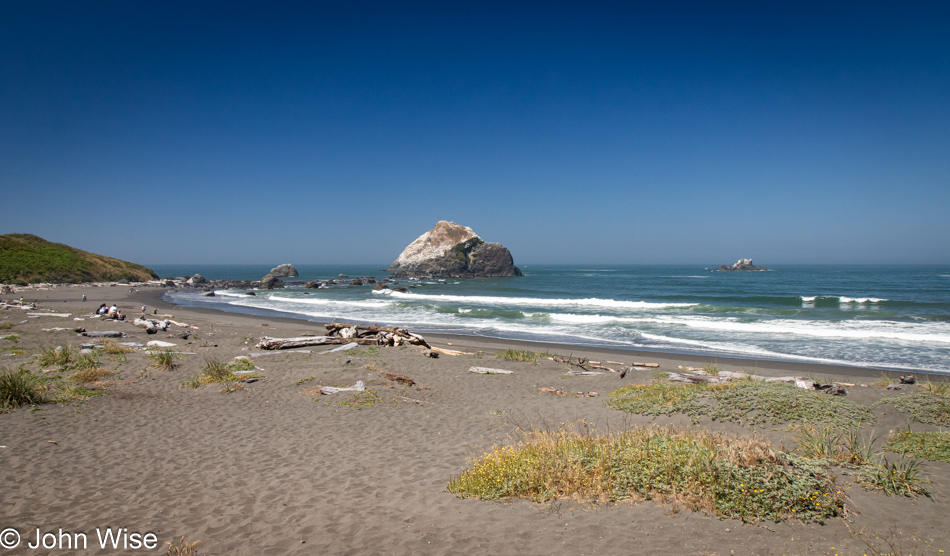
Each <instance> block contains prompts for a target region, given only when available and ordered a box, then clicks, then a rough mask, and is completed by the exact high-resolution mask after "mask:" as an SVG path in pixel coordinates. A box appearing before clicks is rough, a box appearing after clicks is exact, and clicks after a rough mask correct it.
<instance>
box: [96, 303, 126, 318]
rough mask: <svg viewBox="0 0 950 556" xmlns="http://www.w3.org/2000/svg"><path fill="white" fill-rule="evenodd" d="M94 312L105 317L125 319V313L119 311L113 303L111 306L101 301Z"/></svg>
mask: <svg viewBox="0 0 950 556" xmlns="http://www.w3.org/2000/svg"><path fill="white" fill-rule="evenodd" d="M96 314H97V315H99V316H101V317H105V318H107V319H115V320H125V315H123V314H122V313H120V312H119V308H118V307H117V306H116V304H115V303H113V304H112V306H111V307H109V306H108V305H106V304H105V303H103V304H102V305H100V306H99V308H98V309H96Z"/></svg>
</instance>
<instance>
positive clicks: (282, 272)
mask: <svg viewBox="0 0 950 556" xmlns="http://www.w3.org/2000/svg"><path fill="white" fill-rule="evenodd" d="M268 274H270V275H271V276H276V277H278V278H296V277H297V276H300V275H299V274H298V273H297V269H296V268H294V265H292V264H290V263H287V264H282V265H277V266H275V267H274V268H272V269H271V271H270V272H268Z"/></svg>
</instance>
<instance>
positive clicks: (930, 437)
mask: <svg viewBox="0 0 950 556" xmlns="http://www.w3.org/2000/svg"><path fill="white" fill-rule="evenodd" d="M885 447H886V448H887V449H888V450H890V451H892V452H897V453H899V454H904V455H907V456H910V457H914V458H921V459H927V460H931V461H945V462H948V463H950V432H911V431H909V430H905V431H900V432H896V433H894V434H892V435H891V436H890V437H888V439H887V446H885Z"/></svg>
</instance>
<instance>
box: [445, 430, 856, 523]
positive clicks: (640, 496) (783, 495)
mask: <svg viewBox="0 0 950 556" xmlns="http://www.w3.org/2000/svg"><path fill="white" fill-rule="evenodd" d="M448 490H449V492H452V493H454V494H456V495H457V496H459V497H461V498H469V497H474V498H482V499H487V500H492V499H498V498H529V499H532V500H534V501H537V502H543V501H546V500H552V499H558V498H580V499H584V500H599V501H604V502H607V501H616V500H624V499H631V500H653V499H656V500H661V501H666V502H670V503H673V504H676V505H681V506H685V507H687V508H690V509H694V510H707V511H709V512H711V513H713V514H714V515H716V516H719V517H731V518H737V519H741V520H743V521H747V522H755V521H760V520H766V519H768V520H774V521H781V520H783V519H787V518H797V519H800V520H802V521H821V520H823V519H826V518H828V517H832V516H835V515H838V514H839V513H840V512H841V511H842V503H843V496H842V495H841V493H840V491H839V490H838V489H836V488H835V485H834V482H833V480H832V477H831V476H830V475H829V474H828V473H827V470H826V469H825V468H822V467H820V466H816V465H814V464H811V463H809V462H807V461H803V460H799V459H797V458H795V457H794V456H790V455H788V454H783V453H781V452H779V451H778V450H776V449H775V448H774V447H773V446H772V445H771V444H770V443H769V442H768V441H767V440H764V439H761V438H754V437H737V436H731V435H725V434H717V433H711V432H708V431H689V430H685V431H683V430H677V429H674V428H639V429H635V430H631V431H627V432H624V433H619V434H607V435H603V436H596V435H581V434H578V433H576V432H573V431H555V432H550V431H535V432H533V433H531V434H529V435H528V436H527V437H526V439H525V440H524V441H522V442H520V443H518V445H517V446H506V447H503V448H497V449H495V450H494V451H493V452H491V453H490V454H488V455H486V456H485V457H484V458H482V459H480V460H478V461H476V462H475V463H474V464H473V465H472V466H471V467H470V468H469V469H468V470H466V471H463V472H462V473H460V474H458V475H456V476H453V477H452V478H451V479H450V481H449V484H448Z"/></svg>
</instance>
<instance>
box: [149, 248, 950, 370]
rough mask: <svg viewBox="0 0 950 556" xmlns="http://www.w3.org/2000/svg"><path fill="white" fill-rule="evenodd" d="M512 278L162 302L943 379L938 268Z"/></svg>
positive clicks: (247, 275)
mask: <svg viewBox="0 0 950 556" xmlns="http://www.w3.org/2000/svg"><path fill="white" fill-rule="evenodd" d="M386 266H387V265H379V266H358V265H351V266H339V267H331V266H300V267H298V270H299V271H300V277H299V278H298V279H297V280H301V281H306V280H311V279H313V280H320V279H323V280H325V279H328V278H335V277H337V275H338V274H341V273H342V274H348V275H350V276H353V277H356V276H374V277H376V278H384V277H386V276H387V275H388V273H387V272H385V271H381V270H379V269H382V268H385V267H386ZM153 268H155V270H156V271H157V272H159V274H160V275H162V276H182V275H187V274H191V273H194V272H199V273H200V274H202V275H203V276H205V277H206V278H209V279H219V278H231V279H247V280H257V279H260V277H261V276H263V275H264V274H265V273H266V272H267V271H268V270H270V269H269V268H267V267H263V266H230V267H228V266H216V267H211V266H209V267H201V266H189V267H187V268H186V267H184V266H177V267H169V266H165V267H162V266H161V265H159V266H157V267H153ZM523 270H524V272H525V276H524V277H520V278H491V279H488V278H481V279H479V278H476V279H467V280H466V279H448V280H412V281H410V280H403V281H401V284H400V285H402V286H407V287H411V289H410V291H409V293H398V292H392V291H391V290H390V291H386V290H384V291H382V292H374V291H373V289H372V286H335V287H332V288H329V289H326V290H306V289H303V288H302V287H299V286H298V287H289V288H285V289H282V290H272V291H262V292H257V295H256V296H248V295H246V294H245V293H244V292H243V291H219V292H218V295H217V296H215V297H198V296H197V295H196V294H195V293H193V292H172V293H169V294H168V295H167V298H168V300H169V301H171V302H173V303H176V304H178V305H187V306H204V307H212V308H217V309H221V310H224V311H238V312H249V313H257V314H273V312H279V313H280V314H282V315H283V316H290V317H296V318H301V319H309V320H315V321H326V320H331V319H333V320H343V321H350V322H365V323H379V324H385V325H400V326H407V327H410V328H411V329H413V330H414V331H419V332H423V333H424V332H447V333H459V334H470V335H479V336H489V337H495V338H510V339H525V340H538V341H554V342H561V343H567V344H574V345H594V346H608V347H617V348H630V349H646V350H658V351H676V352H688V353H699V354H708V355H712V356H716V355H720V356H731V357H750V358H764V359H775V360H789V361H815V362H823V363H835V364H848V365H862V366H871V367H879V368H888V369H920V370H929V371H937V372H947V373H950V267H947V266H901V267H897V266H894V267H888V266H783V267H776V268H774V269H772V270H770V271H768V272H709V271H708V270H707V269H706V268H704V267H703V266H600V265H598V266H540V265H539V266H528V267H524V268H523Z"/></svg>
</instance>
